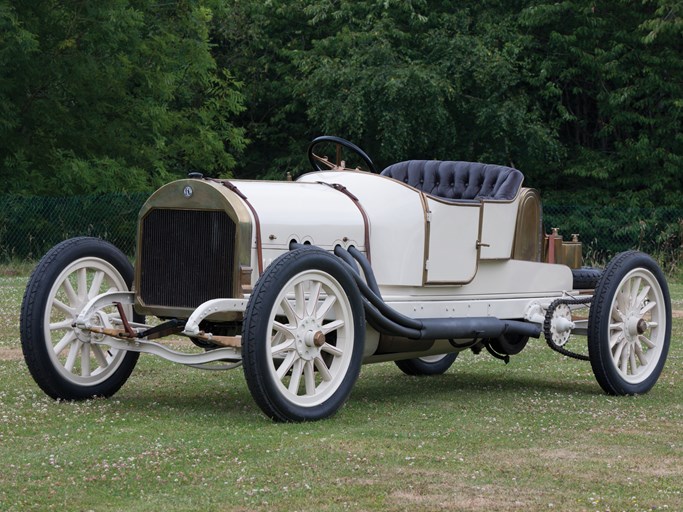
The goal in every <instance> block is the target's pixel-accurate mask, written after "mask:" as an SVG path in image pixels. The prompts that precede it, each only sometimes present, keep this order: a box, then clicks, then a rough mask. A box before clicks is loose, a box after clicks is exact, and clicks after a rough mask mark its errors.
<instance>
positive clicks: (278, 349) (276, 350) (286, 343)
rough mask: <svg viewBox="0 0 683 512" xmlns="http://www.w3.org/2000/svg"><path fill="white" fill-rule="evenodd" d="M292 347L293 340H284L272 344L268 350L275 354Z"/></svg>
mask: <svg viewBox="0 0 683 512" xmlns="http://www.w3.org/2000/svg"><path fill="white" fill-rule="evenodd" d="M293 347H294V340H285V341H284V342H282V343H278V344H277V345H273V348H271V349H270V352H271V354H272V355H273V356H276V355H278V354H280V353H281V352H284V351H286V350H289V349H291V348H293Z"/></svg>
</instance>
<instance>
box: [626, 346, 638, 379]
mask: <svg viewBox="0 0 683 512" xmlns="http://www.w3.org/2000/svg"><path fill="white" fill-rule="evenodd" d="M628 361H629V363H630V365H631V373H632V374H634V373H636V372H637V371H638V365H636V351H635V350H634V349H633V348H631V349H630V350H629V355H628Z"/></svg>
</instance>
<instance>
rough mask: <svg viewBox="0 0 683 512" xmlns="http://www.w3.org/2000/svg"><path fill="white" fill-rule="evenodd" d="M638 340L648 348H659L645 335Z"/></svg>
mask: <svg viewBox="0 0 683 512" xmlns="http://www.w3.org/2000/svg"><path fill="white" fill-rule="evenodd" d="M638 339H639V340H640V342H641V343H642V344H644V345H645V346H646V347H647V348H655V347H656V346H657V345H655V344H654V343H652V341H651V340H650V338H648V337H647V336H645V335H643V334H641V335H640V336H638Z"/></svg>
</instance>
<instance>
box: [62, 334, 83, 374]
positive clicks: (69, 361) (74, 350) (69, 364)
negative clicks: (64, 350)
mask: <svg viewBox="0 0 683 512" xmlns="http://www.w3.org/2000/svg"><path fill="white" fill-rule="evenodd" d="M80 347H81V342H80V341H76V343H74V344H73V345H71V348H69V355H68V356H67V358H66V363H64V368H65V369H66V371H68V372H71V371H73V369H74V364H76V358H77V357H78V353H79V352H80V350H79V349H80Z"/></svg>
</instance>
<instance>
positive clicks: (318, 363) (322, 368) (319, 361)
mask: <svg viewBox="0 0 683 512" xmlns="http://www.w3.org/2000/svg"><path fill="white" fill-rule="evenodd" d="M314 363H315V367H316V368H317V369H318V373H320V378H321V379H322V380H324V381H325V382H329V381H331V380H332V374H331V373H330V369H329V368H328V367H327V365H326V364H325V361H324V360H323V358H322V357H316V358H315V360H314Z"/></svg>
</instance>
